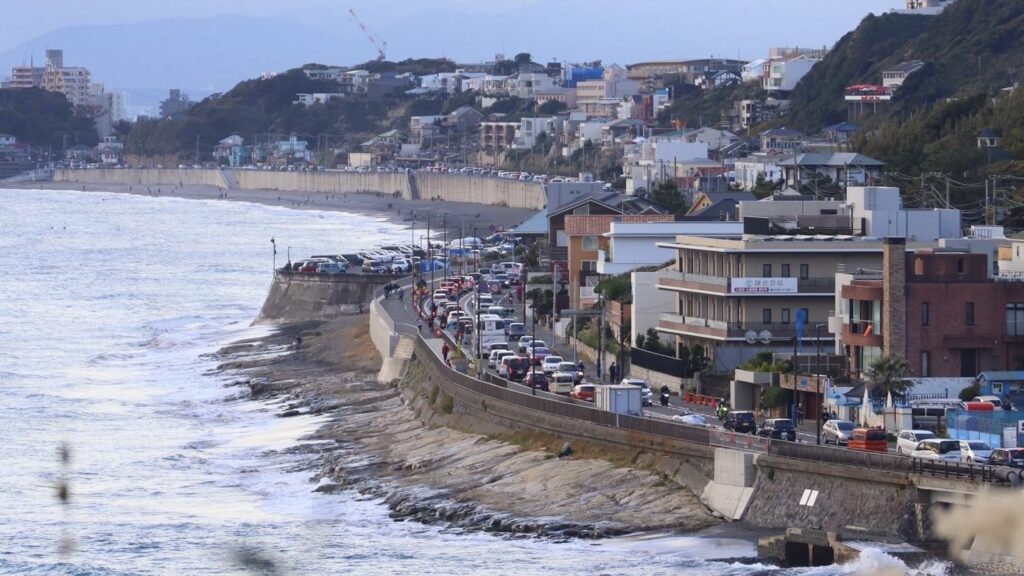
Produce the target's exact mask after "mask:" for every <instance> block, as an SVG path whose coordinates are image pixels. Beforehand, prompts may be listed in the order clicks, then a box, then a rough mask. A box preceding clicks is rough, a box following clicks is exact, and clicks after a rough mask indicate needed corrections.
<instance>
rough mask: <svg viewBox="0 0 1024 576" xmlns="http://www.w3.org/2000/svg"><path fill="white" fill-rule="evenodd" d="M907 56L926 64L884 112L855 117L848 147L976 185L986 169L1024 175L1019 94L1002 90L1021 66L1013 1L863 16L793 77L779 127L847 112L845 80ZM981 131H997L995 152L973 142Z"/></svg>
mask: <svg viewBox="0 0 1024 576" xmlns="http://www.w3.org/2000/svg"><path fill="white" fill-rule="evenodd" d="M907 60H921V61H923V62H925V63H926V65H925V67H924V68H923V69H922V70H920V71H919V72H917V73H915V74H913V75H911V76H910V77H909V78H908V79H907V80H906V82H904V84H903V86H902V87H901V88H900V89H899V91H898V92H897V93H896V95H895V96H894V98H893V100H892V102H891V104H890V105H889V107H888V108H887V109H886V110H884V111H882V112H879V113H878V114H876V115H875V116H873V117H871V118H870V119H867V120H865V121H863V122H861V126H860V128H861V130H860V133H859V134H858V136H857V137H856V138H855V140H854V147H855V149H857V150H858V151H860V152H863V153H865V154H867V155H869V156H872V157H875V158H878V159H880V160H883V161H885V162H886V163H887V164H888V168H889V171H890V172H899V173H902V174H904V175H909V176H916V175H918V174H920V173H921V172H942V173H945V174H947V175H950V176H953V177H955V178H957V179H958V180H960V181H971V182H979V184H978V186H977V187H976V188H975V189H974V190H975V192H977V191H978V190H982V189H983V188H984V186H983V185H981V182H980V181H981V180H983V179H984V177H985V176H986V175H989V174H999V173H1011V174H1018V175H1019V174H1022V173H1024V170H1022V168H1024V166H1022V164H1021V160H1022V159H1024V92H1022V91H1021V90H1017V91H1015V92H1011V91H1010V90H1006V88H1009V87H1012V86H1013V85H1014V84H1015V83H1017V82H1019V81H1020V79H1021V76H1022V73H1024V2H1020V1H1019V0H958V1H957V2H956V3H955V4H953V5H951V6H950V7H949V8H947V9H946V10H945V11H944V12H943V13H942V14H941V15H940V16H936V17H927V16H908V15H899V14H886V15H883V16H869V17H867V18H865V19H864V20H863V21H862V22H861V24H860V26H858V27H857V29H856V30H854V31H852V32H850V33H849V34H847V35H846V36H844V37H843V38H842V39H841V40H840V41H839V42H838V43H837V44H836V46H835V48H834V49H833V50H832V51H831V52H830V53H829V55H828V56H827V57H826V58H825V59H824V60H823V61H822V62H821V63H820V64H818V65H817V66H815V67H814V68H813V69H812V70H811V72H810V73H809V74H808V75H807V76H806V77H805V78H804V79H803V80H802V81H801V82H800V84H799V85H797V87H796V89H795V90H794V91H793V93H792V96H791V99H792V103H793V112H792V113H791V115H790V116H789V117H788V118H786V119H784V120H783V121H782V122H780V125H781V124H782V123H786V124H787V125H789V126H793V127H797V128H800V129H802V130H804V131H805V132H808V133H814V132H817V131H818V130H820V129H821V128H822V127H824V126H826V125H828V124H832V123H834V122H839V121H841V120H845V103H844V101H843V99H842V95H843V90H844V88H845V87H846V86H850V85H853V84H860V83H872V84H878V83H880V82H881V72H882V70H883V69H884V68H886V67H887V66H890V65H892V64H895V63H898V62H903V61H907ZM982 130H992V131H994V132H995V133H996V134H997V135H999V136H1001V141H1000V149H999V150H998V151H982V150H979V149H978V147H977V145H976V138H977V135H978V133H979V132H981V131H982ZM973 193H974V192H970V191H969V190H968V191H965V192H964V193H963V195H962V196H963V197H964V199H973V198H969V197H970V196H971V194H973ZM955 196H956V194H955V192H954V197H955Z"/></svg>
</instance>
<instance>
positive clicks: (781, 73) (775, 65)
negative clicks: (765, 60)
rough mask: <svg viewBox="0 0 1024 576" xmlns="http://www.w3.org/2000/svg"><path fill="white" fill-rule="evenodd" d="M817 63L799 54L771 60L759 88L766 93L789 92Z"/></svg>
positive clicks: (805, 55)
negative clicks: (766, 91)
mask: <svg viewBox="0 0 1024 576" xmlns="http://www.w3.org/2000/svg"><path fill="white" fill-rule="evenodd" d="M818 62H819V60H818V59H816V58H812V57H810V56H808V55H807V54H802V53H799V52H797V53H790V54H786V55H785V56H782V57H780V58H778V59H772V60H771V63H770V64H769V65H768V73H767V75H766V76H765V77H764V78H763V79H762V81H761V87H762V88H764V89H765V90H768V91H783V92H787V91H790V90H792V89H793V88H796V85H797V83H798V82H800V80H802V79H803V77H804V76H806V75H807V73H808V72H810V71H811V68H813V67H814V65H815V64H817V63H818Z"/></svg>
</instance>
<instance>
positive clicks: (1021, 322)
mask: <svg viewBox="0 0 1024 576" xmlns="http://www.w3.org/2000/svg"><path fill="white" fill-rule="evenodd" d="M1006 335H1007V336H1024V302H1008V303H1007V304H1006Z"/></svg>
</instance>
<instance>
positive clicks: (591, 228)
mask: <svg viewBox="0 0 1024 576" xmlns="http://www.w3.org/2000/svg"><path fill="white" fill-rule="evenodd" d="M674 221H675V216H674V215H673V214H626V215H619V214H600V215H593V216H591V215H575V214H570V215H568V216H566V217H565V234H566V236H597V235H600V234H604V233H606V232H608V231H609V230H610V229H611V226H612V222H633V223H642V222H674Z"/></svg>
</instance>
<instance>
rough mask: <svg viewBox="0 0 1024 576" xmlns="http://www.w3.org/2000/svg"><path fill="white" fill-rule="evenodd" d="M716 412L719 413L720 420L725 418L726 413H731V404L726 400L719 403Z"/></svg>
mask: <svg viewBox="0 0 1024 576" xmlns="http://www.w3.org/2000/svg"><path fill="white" fill-rule="evenodd" d="M715 412H716V413H717V415H718V419H719V420H725V416H726V414H728V413H729V405H728V404H726V403H725V402H721V403H719V404H718V407H717V408H715Z"/></svg>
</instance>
